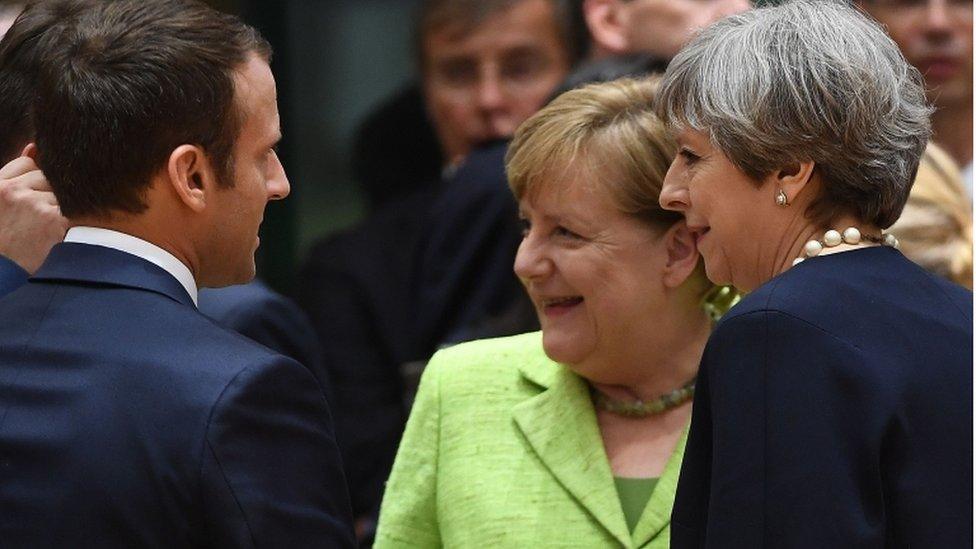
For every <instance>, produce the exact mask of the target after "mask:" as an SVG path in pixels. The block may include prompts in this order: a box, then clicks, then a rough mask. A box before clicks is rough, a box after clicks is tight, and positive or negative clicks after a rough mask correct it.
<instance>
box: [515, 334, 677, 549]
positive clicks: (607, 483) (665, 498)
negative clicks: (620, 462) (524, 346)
mask: <svg viewBox="0 0 976 549" xmlns="http://www.w3.org/2000/svg"><path fill="white" fill-rule="evenodd" d="M539 344H540V345H541V341H540V342H539ZM520 371H521V373H522V376H523V377H524V378H526V379H527V380H529V381H531V382H532V383H534V384H536V385H538V386H539V387H540V388H541V389H542V392H541V393H539V394H538V395H536V396H534V397H532V398H530V399H529V400H526V401H523V402H521V403H519V404H518V405H516V406H515V408H514V417H515V422H516V424H517V425H518V427H519V429H520V430H521V431H522V433H523V435H525V438H526V439H527V440H528V441H529V444H530V445H531V446H532V449H533V450H534V451H535V452H536V454H537V455H538V456H539V459H540V460H541V461H542V463H543V464H544V465H545V466H546V468H547V469H549V471H550V472H551V473H552V475H553V476H554V477H556V479H557V480H558V481H559V483H560V484H561V485H562V486H563V487H564V488H566V490H567V491H569V493H570V494H572V496H573V497H574V498H575V499H576V500H577V501H578V502H579V503H580V505H582V506H583V507H584V508H586V510H587V511H588V512H589V513H590V514H591V515H592V516H593V518H594V519H596V521H597V522H599V523H600V524H601V525H602V526H603V527H604V528H606V529H607V531H609V532H610V533H611V534H612V535H613V536H614V537H615V538H617V540H619V541H620V542H621V543H622V544H623V545H624V547H641V546H643V545H645V544H647V543H648V542H649V541H650V540H651V539H653V538H654V537H655V536H657V535H658V534H659V533H660V532H661V530H663V529H664V528H666V527H667V526H668V525H669V524H670V523H671V508H672V506H673V504H674V496H675V490H676V488H677V484H678V475H679V473H680V472H681V460H682V456H683V455H684V447H685V441H686V439H687V436H688V431H687V428H686V429H685V432H684V433H683V434H682V435H681V438H680V439H679V440H678V443H677V446H676V448H675V449H674V451H673V452H672V454H671V458H670V459H669V460H668V463H667V465H666V466H665V468H664V472H663V473H662V474H661V477H660V479H659V480H658V482H657V485H656V486H655V488H654V493H653V494H652V495H651V499H650V500H649V501H648V503H647V506H646V507H645V508H644V513H643V514H642V515H641V518H640V520H639V521H638V522H637V525H636V527H635V528H634V532H633V534H631V533H630V531H629V530H628V528H627V522H626V519H625V518H624V514H623V510H622V509H621V506H620V505H621V504H620V495H619V494H618V493H617V489H616V486H615V484H614V482H613V472H612V471H611V469H610V462H609V460H608V459H607V454H606V451H605V450H604V447H603V439H602V438H601V436H600V431H599V427H598V426H597V422H596V413H595V412H594V410H593V403H592V400H591V399H590V393H589V388H588V387H587V385H586V382H584V381H583V380H582V379H580V377H579V376H577V375H576V374H574V373H573V372H571V371H570V370H569V369H568V368H566V367H564V366H560V365H559V364H556V363H554V362H552V361H551V360H549V359H548V358H547V357H546V356H545V355H544V354H542V353H540V356H539V357H538V358H534V359H533V360H527V361H526V362H525V363H523V364H522V365H521V366H520Z"/></svg>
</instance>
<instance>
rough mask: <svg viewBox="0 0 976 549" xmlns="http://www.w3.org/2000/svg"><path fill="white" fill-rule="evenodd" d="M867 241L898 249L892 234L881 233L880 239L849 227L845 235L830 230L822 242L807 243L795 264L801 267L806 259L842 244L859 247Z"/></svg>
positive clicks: (810, 241) (811, 241) (896, 241)
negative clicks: (801, 255)
mask: <svg viewBox="0 0 976 549" xmlns="http://www.w3.org/2000/svg"><path fill="white" fill-rule="evenodd" d="M865 240H867V241H869V242H872V243H874V244H882V245H884V246H891V247H892V248H898V239H897V238H895V235H893V234H891V233H881V238H878V237H876V236H875V237H871V236H867V235H862V234H861V231H859V230H857V227H848V228H846V229H844V232H843V234H842V233H840V232H838V231H836V230H834V229H830V230H829V231H827V232H825V233H824V235H823V239H822V240H809V241H807V243H806V244H804V245H803V257H798V258H796V259H794V260H793V264H794V265H799V264H800V263H802V262H803V260H804V259H809V258H811V257H816V256H818V255H820V253H821V252H823V251H824V249H826V248H833V247H836V246H840V245H841V244H849V245H851V246H857V245H858V244H864V242H863V241H865Z"/></svg>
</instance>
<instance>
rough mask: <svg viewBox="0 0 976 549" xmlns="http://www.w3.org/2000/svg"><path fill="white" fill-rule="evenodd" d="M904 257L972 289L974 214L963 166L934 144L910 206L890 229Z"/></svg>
mask: <svg viewBox="0 0 976 549" xmlns="http://www.w3.org/2000/svg"><path fill="white" fill-rule="evenodd" d="M890 231H891V233H892V234H893V235H895V236H896V237H897V238H898V242H899V244H900V245H899V249H900V250H901V251H902V253H904V254H905V257H907V258H908V259H911V260H912V261H914V262H915V263H918V264H919V265H921V266H922V267H925V268H926V269H928V270H929V271H931V272H933V273H935V274H938V275H940V276H943V277H945V278H947V279H949V280H951V281H953V282H955V283H956V284H959V285H961V286H965V287H967V288H969V289H972V288H973V215H972V209H971V208H970V206H969V197H968V195H967V194H966V189H965V188H964V187H963V186H962V181H961V179H960V176H959V168H958V167H957V166H956V163H955V162H953V161H952V158H950V157H949V155H948V154H947V153H946V152H945V151H943V150H942V149H940V148H939V147H938V146H936V145H934V144H932V143H929V145H928V147H926V149H925V153H924V154H923V155H922V160H921V162H920V163H919V166H918V175H917V176H915V183H914V185H912V191H911V194H909V195H908V202H907V203H905V209H904V210H902V213H901V217H899V218H898V221H896V222H895V224H894V225H892V226H891V229H890Z"/></svg>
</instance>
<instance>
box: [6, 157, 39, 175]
mask: <svg viewBox="0 0 976 549" xmlns="http://www.w3.org/2000/svg"><path fill="white" fill-rule="evenodd" d="M33 171H39V169H38V167H37V163H35V162H34V159H33V158H30V157H29V156H20V157H17V158H14V159H13V160H11V161H10V162H8V163H7V164H6V165H5V166H4V167H2V168H0V180H3V179H14V178H15V177H20V176H22V175H24V174H26V173H28V172H33Z"/></svg>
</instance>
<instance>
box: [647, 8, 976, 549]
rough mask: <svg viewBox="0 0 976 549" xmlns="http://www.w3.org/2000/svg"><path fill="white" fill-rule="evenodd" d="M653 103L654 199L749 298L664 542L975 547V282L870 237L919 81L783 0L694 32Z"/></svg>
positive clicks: (890, 193)
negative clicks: (665, 159)
mask: <svg viewBox="0 0 976 549" xmlns="http://www.w3.org/2000/svg"><path fill="white" fill-rule="evenodd" d="M743 67H748V68H749V70H743ZM656 110H657V112H658V113H659V114H660V116H661V119H662V120H664V121H665V123H667V124H668V125H669V126H670V127H671V128H672V129H673V130H674V132H675V135H676V139H677V143H678V154H677V155H676V157H675V158H674V161H673V162H672V164H671V167H670V169H669V170H668V174H667V177H666V178H665V181H664V188H663V190H662V191H661V205H662V206H663V207H665V208H667V209H670V210H674V211H678V212H681V213H683V214H684V216H685V219H686V221H687V224H688V227H689V229H690V230H692V231H693V232H694V233H695V240H696V244H697V246H698V249H699V250H700V251H701V254H702V257H703V258H704V261H705V269H706V272H707V274H708V278H709V279H710V280H711V281H712V282H714V283H717V284H732V285H733V286H735V287H736V288H738V289H740V290H742V291H744V292H748V295H746V297H744V298H743V299H742V301H741V302H740V303H739V304H738V305H736V306H735V307H734V308H732V310H731V311H729V312H728V314H726V315H725V316H724V317H723V318H722V320H721V322H720V323H719V324H718V325H717V326H716V328H715V330H714V332H713V333H712V335H711V337H710V338H709V341H708V344H707V346H706V348H705V352H704V355H703V359H702V362H701V368H700V370H699V373H698V385H697V391H696V394H695V399H694V407H693V413H692V420H691V428H690V431H689V434H688V445H687V450H686V452H685V457H684V462H683V464H682V470H681V477H680V481H679V483H678V491H677V495H676V497H675V503H674V512H673V514H672V522H671V532H672V547H674V548H676V549H684V548H701V547H721V548H723V549H724V548H738V547H743V548H746V547H748V548H753V547H763V546H770V545H773V546H781V547H854V546H857V547H882V546H885V547H968V546H971V545H972V516H973V515H972V513H973V509H972V501H973V500H972V496H973V486H972V478H973V477H972V442H973V438H972V437H973V424H972V406H973V400H972V395H973V393H972V390H973V385H972V379H973V378H972V375H973V362H972V357H973V319H972V306H973V305H972V292H970V291H968V290H966V289H965V288H962V287H960V286H958V285H956V284H953V283H951V282H949V281H947V280H945V279H944V278H942V277H939V276H936V275H934V274H932V273H929V272H927V271H925V270H924V269H922V268H921V267H919V266H918V265H915V264H914V263H912V262H911V261H910V260H908V259H907V258H906V257H905V256H904V255H902V254H901V253H900V252H899V251H898V250H897V245H898V243H897V239H896V238H895V237H894V236H893V235H891V234H886V233H885V232H884V231H885V230H886V229H888V228H889V227H890V226H891V225H892V224H893V223H894V222H895V221H896V220H897V219H898V216H899V215H900V214H901V212H902V209H903V207H904V205H905V202H906V201H907V200H908V197H909V191H910V189H911V186H912V182H913V179H914V178H915V175H916V172H917V170H918V165H919V160H920V158H921V156H922V153H923V151H924V149H925V146H926V142H927V141H928V137H929V135H930V118H929V117H930V115H931V112H932V109H931V107H930V106H929V104H928V103H927V101H926V96H925V90H924V87H923V79H922V76H921V74H920V73H919V72H918V70H917V69H915V68H914V67H912V66H911V65H909V64H908V63H907V62H906V61H905V59H904V57H903V56H902V54H901V52H900V51H899V49H898V46H897V45H896V44H895V43H894V42H893V41H892V40H891V38H890V37H889V36H888V35H887V34H885V32H884V30H883V29H882V28H881V27H880V26H879V25H878V24H877V23H876V22H875V21H874V20H872V19H870V18H869V17H866V16H865V15H864V14H863V13H862V12H860V11H858V10H856V9H854V8H852V7H851V6H850V5H849V4H848V3H846V2H836V1H826V0H819V1H812V0H794V1H790V2H786V3H783V4H781V5H778V6H775V7H768V8H759V9H756V10H752V11H750V12H746V13H743V14H739V15H736V16H733V17H730V18H728V19H725V20H723V21H720V22H718V23H716V24H714V25H712V26H711V27H709V28H707V29H706V30H705V31H704V32H702V33H701V34H700V35H698V36H697V37H696V38H695V39H694V40H692V42H691V43H690V44H689V45H688V46H686V47H685V49H683V50H682V51H681V52H680V53H679V54H678V55H677V56H676V57H675V58H674V60H672V62H671V64H670V65H669V66H668V70H667V72H666V73H665V76H664V80H663V84H662V87H661V91H660V93H659V95H658V97H657V102H656Z"/></svg>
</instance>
